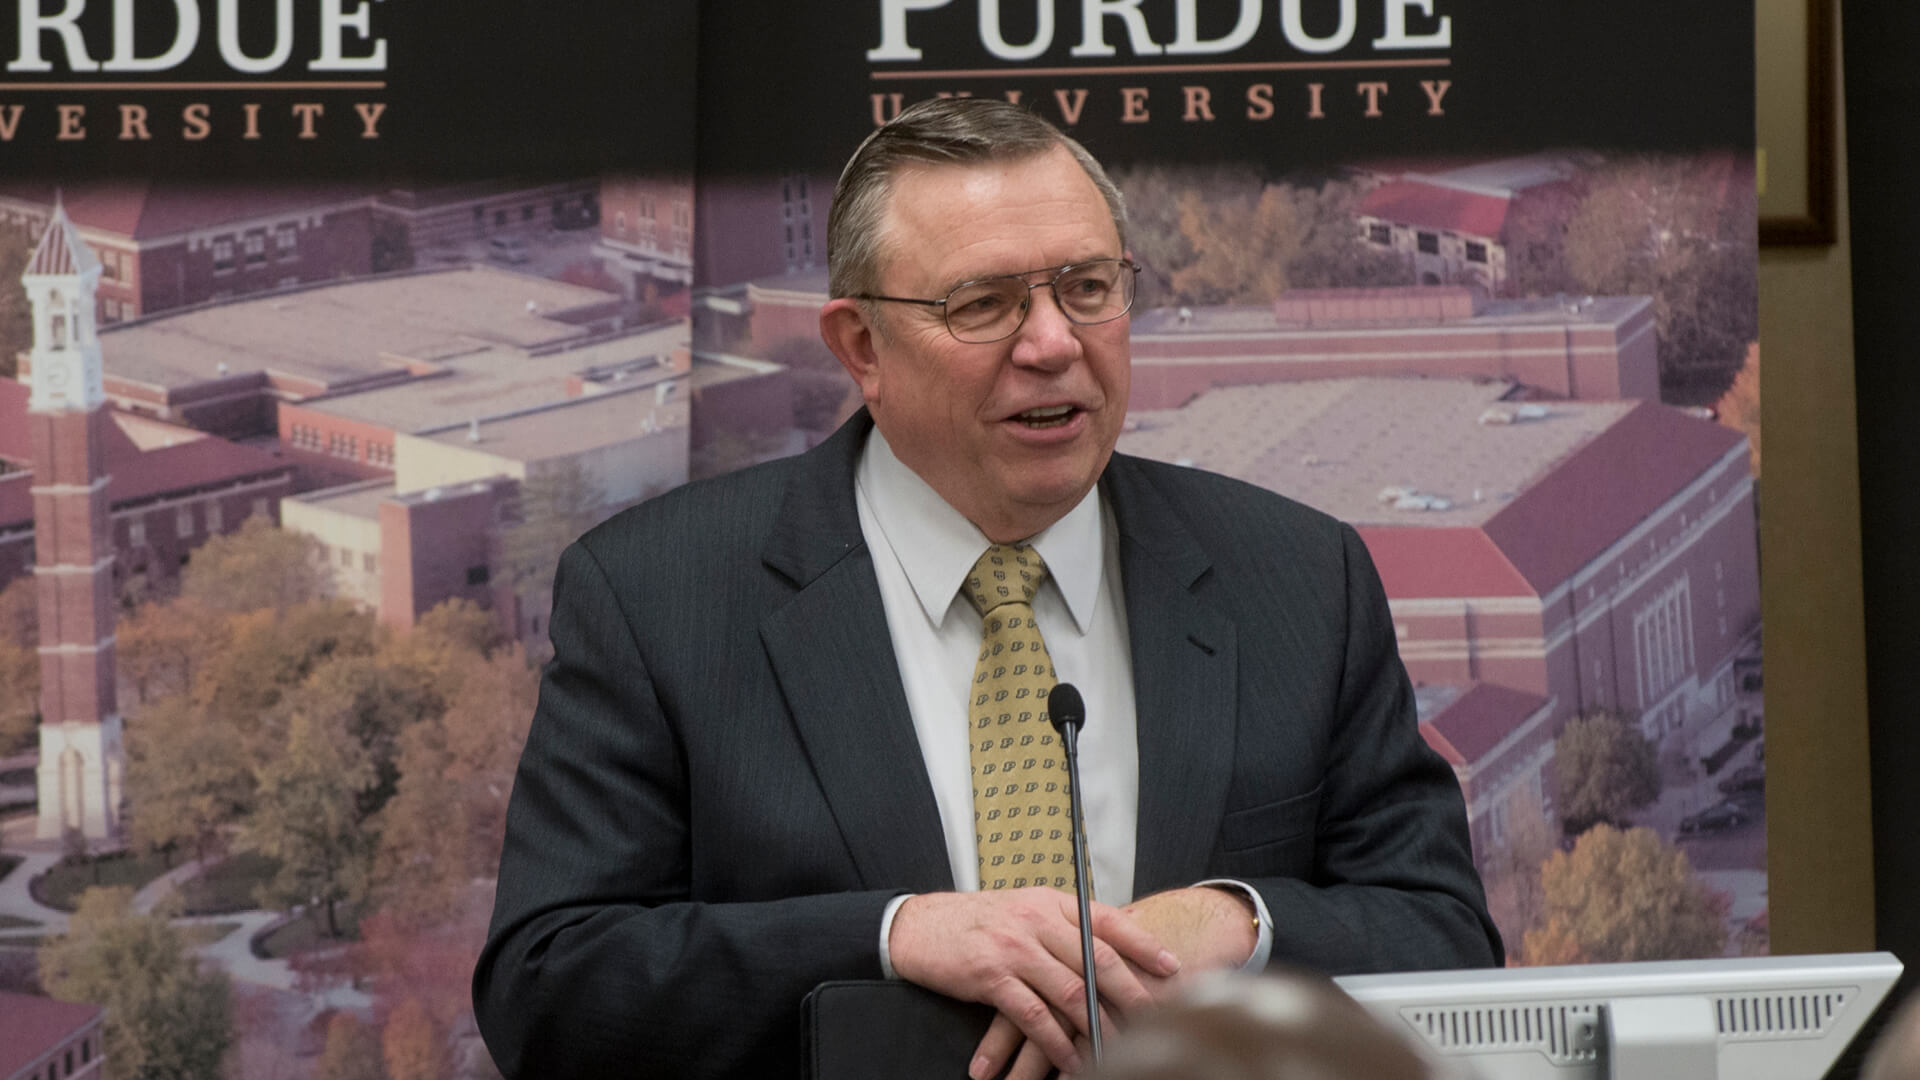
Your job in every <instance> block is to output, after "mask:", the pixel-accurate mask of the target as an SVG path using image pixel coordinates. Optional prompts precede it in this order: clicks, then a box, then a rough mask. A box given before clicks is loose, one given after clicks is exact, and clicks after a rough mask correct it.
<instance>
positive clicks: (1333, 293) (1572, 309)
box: [1133, 285, 1652, 339]
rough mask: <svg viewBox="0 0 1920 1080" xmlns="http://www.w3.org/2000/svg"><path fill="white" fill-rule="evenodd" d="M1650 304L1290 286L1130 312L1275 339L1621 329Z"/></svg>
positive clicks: (1149, 333) (1147, 320) (1627, 299)
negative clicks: (1315, 334)
mask: <svg viewBox="0 0 1920 1080" xmlns="http://www.w3.org/2000/svg"><path fill="white" fill-rule="evenodd" d="M1651 302H1652V301H1650V300H1649V299H1648V298H1647V297H1644V296H1581V297H1571V296H1570V297H1526V298H1517V299H1490V298H1487V297H1484V296H1480V295H1478V294H1476V293H1474V291H1473V290H1470V289H1466V288H1463V287H1457V286H1432V285H1410V286H1405V287H1402V288H1380V289H1291V290H1288V291H1287V292H1286V293H1284V294H1282V296H1281V297H1280V299H1279V300H1278V301H1276V302H1275V303H1274V304H1272V305H1270V306H1262V305H1255V304H1225V305H1216V306H1210V307H1181V308H1151V309H1148V310H1145V311H1136V312H1134V313H1133V336H1134V337H1135V338H1136V339H1137V338H1150V337H1156V336H1170V337H1171V336H1187V335H1191V336H1203V335H1208V334H1278V333H1285V332H1292V331H1301V330H1329V329H1338V328H1347V327H1392V326H1417V327H1420V328H1422V329H1425V330H1434V329H1440V330H1446V329H1461V330H1484V329H1493V328H1500V327H1522V326H1567V325H1573V326H1619V325H1621V324H1623V323H1625V322H1626V321H1627V320H1629V319H1630V318H1632V317H1633V316H1634V315H1635V314H1636V313H1638V312H1639V311H1640V310H1641V309H1643V308H1645V307H1647V306H1648V305H1649V304H1650V303H1651Z"/></svg>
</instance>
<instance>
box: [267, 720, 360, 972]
mask: <svg viewBox="0 0 1920 1080" xmlns="http://www.w3.org/2000/svg"><path fill="white" fill-rule="evenodd" d="M258 775H259V797H258V799H257V800H256V801H255V805H254V809H253V813H252V814H250V815H249V816H248V818H247V821H246V826H245V830H244V833H243V835H244V837H245V843H246V846H248V847H249V848H251V849H253V850H255V851H258V852H260V853H261V854H263V855H267V856H270V857H272V858H274V859H277V860H278V861H279V864H280V869H279V872H278V873H276V874H275V875H274V877H273V879H272V880H270V881H268V882H267V883H266V884H265V885H263V886H262V887H261V890H260V901H261V902H262V903H263V904H268V905H271V906H276V907H287V906H292V905H294V904H316V905H321V906H323V907H324V909H325V911H326V915H327V933H328V934H329V935H330V936H333V937H336V938H337V937H339V936H340V921H339V912H338V908H339V905H341V904H342V903H347V904H350V905H357V904H358V903H359V902H360V901H361V900H363V899H365V897H366V891H367V887H368V884H369V878H370V870H371V866H372V858H373V852H374V850H375V847H376V845H377V843H378V838H377V837H376V836H375V835H374V833H373V831H372V829H371V828H370V827H369V825H368V823H367V821H366V815H365V814H364V813H363V811H362V809H361V807H362V804H363V800H364V798H365V795H366V793H367V791H368V790H369V789H370V788H372V787H373V786H374V784H375V783H376V782H377V774H376V771H375V769H374V765H373V761H372V759H371V756H370V755H369V754H368V753H367V751H366V749H365V748H364V747H362V746H361V745H360V743H359V741H358V740H357V739H355V738H354V737H353V736H352V735H351V734H349V733H348V732H347V731H346V730H345V727H344V725H343V724H340V723H338V722H329V719H328V718H321V717H313V716H309V715H308V714H306V713H304V712H297V713H294V714H293V717H292V720H291V723H290V725H289V727H288V731H287V747H286V752H285V754H283V755H281V756H280V757H279V758H278V759H276V760H274V761H272V762H270V763H268V764H267V765H266V766H265V767H264V768H262V769H261V770H260V771H259V774H258Z"/></svg>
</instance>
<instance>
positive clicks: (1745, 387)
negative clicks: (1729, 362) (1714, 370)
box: [1713, 341, 1760, 479]
mask: <svg viewBox="0 0 1920 1080" xmlns="http://www.w3.org/2000/svg"><path fill="white" fill-rule="evenodd" d="M1713 409H1714V412H1715V413H1716V414H1717V415H1718V416H1719V417H1720V422H1721V423H1723V424H1725V425H1727V426H1728V427H1730V428H1732V429H1733V430H1735V431H1738V432H1739V433H1740V434H1742V435H1745V436H1746V437H1747V447H1748V453H1747V461H1748V463H1749V464H1750V465H1751V466H1752V468H1753V475H1754V478H1755V479H1759V476H1760V343H1759V342H1757V341H1755V342H1752V343H1750V344H1749V345H1748V346H1747V358H1746V360H1745V361H1743V362H1742V363H1741V365H1740V371H1739V373H1738V374H1736V375H1735V376H1734V377H1733V385H1732V386H1730V387H1728V388H1727V392H1726V393H1725V394H1723V395H1721V398H1720V401H1719V403H1718V404H1716V405H1715V406H1714V407H1713Z"/></svg>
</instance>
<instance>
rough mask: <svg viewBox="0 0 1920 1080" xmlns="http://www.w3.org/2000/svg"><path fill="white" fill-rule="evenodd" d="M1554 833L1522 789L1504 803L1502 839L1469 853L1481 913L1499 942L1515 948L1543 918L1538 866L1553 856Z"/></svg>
mask: <svg viewBox="0 0 1920 1080" xmlns="http://www.w3.org/2000/svg"><path fill="white" fill-rule="evenodd" d="M1555 839H1556V830H1555V829H1554V828H1553V823H1552V821H1551V820H1549V818H1548V815H1547V812H1546V809H1545V808H1544V807H1543V806H1541V805H1540V800H1539V799H1538V798H1536V797H1534V796H1533V795H1532V793H1531V790H1530V789H1529V788H1526V787H1524V786H1523V787H1522V788H1521V790H1520V792H1519V793H1518V794H1516V795H1515V796H1513V797H1512V798H1511V799H1510V801H1509V802H1508V804H1507V828H1506V835H1505V838H1504V841H1503V842H1502V843H1499V844H1496V845H1491V846H1490V847H1489V848H1488V849H1486V850H1482V849H1480V848H1478V847H1476V848H1475V850H1474V853H1473V854H1474V863H1475V865H1476V866H1477V867H1478V868H1479V870H1480V877H1481V881H1482V882H1483V883H1484V884H1485V887H1486V893H1487V911H1488V913H1489V914H1491V915H1492V916H1493V921H1494V924H1495V925H1496V926H1498V927H1499V928H1500V938H1501V940H1503V941H1507V942H1512V943H1515V944H1516V945H1517V944H1518V943H1519V942H1520V941H1521V940H1522V939H1523V936H1524V935H1525V933H1526V932H1527V931H1528V930H1529V929H1532V928H1535V927H1537V926H1539V925H1540V923H1541V921H1542V920H1543V919H1545V917H1546V892H1545V889H1544V887H1543V886H1542V885H1541V883H1540V866H1541V864H1542V863H1543V862H1545V861H1546V859H1547V857H1548V856H1549V855H1551V854H1553V852H1554V847H1555V844H1554V842H1555Z"/></svg>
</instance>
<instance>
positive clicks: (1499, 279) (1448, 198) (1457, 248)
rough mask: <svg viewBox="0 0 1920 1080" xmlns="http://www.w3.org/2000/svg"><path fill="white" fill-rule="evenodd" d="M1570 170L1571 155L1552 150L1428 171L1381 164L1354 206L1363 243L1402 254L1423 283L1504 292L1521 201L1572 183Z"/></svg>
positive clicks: (1559, 189) (1566, 188)
mask: <svg viewBox="0 0 1920 1080" xmlns="http://www.w3.org/2000/svg"><path fill="white" fill-rule="evenodd" d="M1380 172H1384V173H1385V174H1386V175H1384V176H1382V175H1379V173H1380ZM1573 175H1574V165H1573V163H1572V162H1570V161H1568V160H1566V159H1564V158H1561V157H1557V156H1551V155H1534V156H1530V157H1521V158H1505V159H1498V160H1494V161H1484V162H1477V163H1474V164H1471V165H1465V166H1459V167H1455V168H1450V169H1444V170H1439V171H1431V172H1418V171H1403V170H1380V171H1378V172H1376V174H1375V180H1376V182H1377V183H1378V186H1377V187H1375V188H1373V190H1371V191H1369V192H1368V193H1367V194H1366V195H1365V196H1364V197H1363V198H1362V199H1361V201H1360V206H1359V208H1358V209H1357V211H1356V212H1355V214H1356V217H1357V218H1358V221H1359V227H1360V234H1361V242H1362V243H1366V244H1369V245H1371V246H1373V247H1375V248H1380V249H1384V250H1388V251H1394V252H1398V253H1400V254H1401V255H1403V256H1405V257H1406V259H1407V261H1408V262H1409V263H1410V264H1411V265H1412V267H1413V271H1414V280H1416V281H1418V282H1419V283H1420V284H1422V285H1451V284H1466V285H1473V286H1477V287H1478V288H1479V289H1481V290H1482V291H1484V292H1487V293H1492V294H1495V295H1499V294H1503V293H1505V292H1506V291H1507V282H1508V273H1507V257H1508V248H1509V245H1510V241H1511V240H1512V239H1513V237H1512V236H1510V233H1509V228H1508V227H1509V224H1510V223H1511V221H1512V218H1513V212H1514V210H1515V208H1516V205H1517V204H1518V203H1520V202H1521V201H1523V200H1528V199H1544V198H1550V197H1552V196H1553V195H1554V194H1556V193H1560V192H1564V191H1566V190H1568V188H1569V184H1570V178H1571V177H1572V176H1573Z"/></svg>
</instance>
